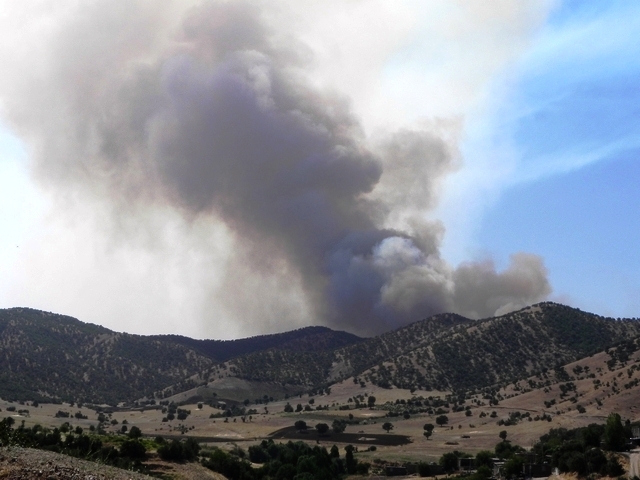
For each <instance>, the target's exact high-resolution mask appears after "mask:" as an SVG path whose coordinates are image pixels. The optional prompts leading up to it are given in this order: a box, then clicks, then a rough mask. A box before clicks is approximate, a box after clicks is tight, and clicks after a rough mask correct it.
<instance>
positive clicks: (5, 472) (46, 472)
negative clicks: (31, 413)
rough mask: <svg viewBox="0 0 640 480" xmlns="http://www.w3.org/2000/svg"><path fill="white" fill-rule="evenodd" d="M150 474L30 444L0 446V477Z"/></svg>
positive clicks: (64, 479) (83, 478) (101, 479)
mask: <svg viewBox="0 0 640 480" xmlns="http://www.w3.org/2000/svg"><path fill="white" fill-rule="evenodd" d="M151 478H152V477H149V476H147V475H142V474H140V473H135V472H129V471H126V470H121V469H119V468H115V467H111V466H108V465H103V464H100V463H95V462H88V461H86V460H80V459H78V458H74V457H69V456H67V455H62V454H59V453H53V452H48V451H46V450H36V449H33V448H20V447H2V448H0V479H1V480H143V479H146V480H149V479H151Z"/></svg>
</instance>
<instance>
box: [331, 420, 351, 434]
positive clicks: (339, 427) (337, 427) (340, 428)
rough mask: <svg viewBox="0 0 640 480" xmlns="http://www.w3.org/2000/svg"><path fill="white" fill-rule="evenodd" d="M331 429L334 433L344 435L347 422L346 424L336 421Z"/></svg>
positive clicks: (342, 421)
mask: <svg viewBox="0 0 640 480" xmlns="http://www.w3.org/2000/svg"><path fill="white" fill-rule="evenodd" d="M331 428H332V430H333V433H342V432H344V431H345V429H346V428H347V422H345V421H344V420H338V419H336V420H334V421H333V423H332V424H331Z"/></svg>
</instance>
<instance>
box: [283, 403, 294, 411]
mask: <svg viewBox="0 0 640 480" xmlns="http://www.w3.org/2000/svg"><path fill="white" fill-rule="evenodd" d="M284 411H285V413H292V412H293V407H292V406H291V404H290V403H289V402H287V404H286V405H285V406H284Z"/></svg>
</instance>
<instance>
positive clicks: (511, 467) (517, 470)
mask: <svg viewBox="0 0 640 480" xmlns="http://www.w3.org/2000/svg"><path fill="white" fill-rule="evenodd" d="M523 465H524V460H522V458H520V457H512V458H510V459H509V460H507V461H506V462H505V464H504V474H505V475H506V476H507V478H514V477H517V476H519V475H520V474H522V467H523Z"/></svg>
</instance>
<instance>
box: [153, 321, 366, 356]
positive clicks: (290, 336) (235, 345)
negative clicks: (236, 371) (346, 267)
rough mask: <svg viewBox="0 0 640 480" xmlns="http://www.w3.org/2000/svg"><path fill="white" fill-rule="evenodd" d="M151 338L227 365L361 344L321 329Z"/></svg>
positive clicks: (355, 338)
mask: <svg viewBox="0 0 640 480" xmlns="http://www.w3.org/2000/svg"><path fill="white" fill-rule="evenodd" d="M150 338H153V339H157V340H163V341H166V340H170V341H172V342H173V343H177V344H180V345H184V346H185V347H187V348H190V349H192V350H195V351H196V352H198V353H200V354H202V355H205V356H207V357H209V358H211V359H212V360H215V361H218V362H226V361H227V360H230V359H232V358H236V357H241V356H243V355H249V354H251V353H254V352H258V351H261V350H267V349H270V348H276V349H278V350H292V351H304V352H330V351H333V350H335V349H337V348H340V347H345V346H347V345H353V344H355V343H358V342H361V341H362V338H360V337H358V336H356V335H353V334H352V333H347V332H339V331H335V330H331V329H330V328H327V327H320V326H313V327H305V328H299V329H297V330H292V331H290V332H284V333H276V334H272V335H259V336H255V337H249V338H240V339H237V340H197V339H193V338H189V337H184V336H181V335H158V336H153V337H150Z"/></svg>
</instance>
